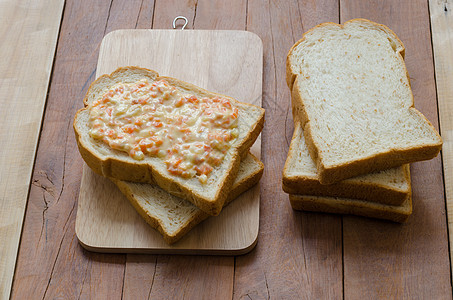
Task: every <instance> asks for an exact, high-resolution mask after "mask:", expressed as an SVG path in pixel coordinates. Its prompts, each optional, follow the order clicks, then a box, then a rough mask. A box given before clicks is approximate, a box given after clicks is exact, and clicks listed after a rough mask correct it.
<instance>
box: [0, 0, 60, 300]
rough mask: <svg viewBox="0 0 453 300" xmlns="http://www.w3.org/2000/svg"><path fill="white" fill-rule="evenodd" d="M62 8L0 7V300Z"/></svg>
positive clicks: (44, 4)
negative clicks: (0, 40)
mask: <svg viewBox="0 0 453 300" xmlns="http://www.w3.org/2000/svg"><path fill="white" fill-rule="evenodd" d="M63 5H64V1H63V0H53V1H28V0H22V1H1V2H0V20H2V22H1V24H0V37H1V39H2V43H1V44H0V55H1V57H3V58H4V59H2V62H1V63H0V74H1V75H0V95H1V96H0V105H1V106H2V109H1V110H0V126H1V128H2V130H1V132H0V143H1V144H2V145H7V147H3V149H2V151H1V152H0V164H1V165H2V166H3V167H2V169H1V171H0V207H1V208H2V209H0V299H6V298H8V297H9V295H10V291H11V285H12V279H13V274H14V267H15V263H16V257H17V251H18V248H19V240H20V234H21V230H22V224H23V219H24V213H25V208H26V203H27V196H28V192H29V187H30V179H31V174H32V170H33V162H34V159H35V153H36V147H37V144H38V138H39V131H40V129H41V120H42V116H43V111H44V107H45V103H46V96H47V88H48V85H49V80H50V74H51V70H52V63H53V58H54V54H55V48H56V43H57V37H58V30H59V28H60V21H61V14H62V12H63Z"/></svg>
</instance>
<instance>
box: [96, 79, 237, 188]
mask: <svg viewBox="0 0 453 300" xmlns="http://www.w3.org/2000/svg"><path fill="white" fill-rule="evenodd" d="M237 118H238V109H237V108H236V107H235V106H234V105H233V104H232V101H230V100H229V99H227V98H222V97H212V98H208V97H203V98H202V97H196V96H194V95H190V94H184V93H182V92H181V91H180V90H178V89H176V88H175V87H173V86H171V85H169V84H168V83H167V82H166V81H165V80H159V81H155V82H152V83H149V82H148V80H147V79H142V80H139V81H137V82H134V83H117V84H116V85H114V86H112V87H111V88H110V89H109V90H108V91H107V92H106V93H104V95H103V96H102V97H100V98H99V99H97V100H95V101H94V102H93V103H92V104H91V105H90V120H89V123H90V124H89V127H90V131H89V134H90V136H91V137H92V138H94V139H97V140H102V141H103V142H105V143H106V144H108V145H109V146H110V147H111V148H113V149H116V150H120V151H124V152H127V153H128V154H129V156H130V157H132V158H133V159H135V160H142V159H144V157H145V155H149V156H154V157H159V158H161V159H163V160H164V161H165V164H166V166H167V170H168V172H169V173H171V174H173V175H178V176H181V177H183V178H192V177H194V176H197V177H198V179H199V181H200V182H201V183H205V182H206V181H207V176H208V175H209V174H210V173H211V171H212V170H213V169H214V168H215V167H216V166H219V165H220V164H221V162H222V161H223V159H224V157H225V154H226V153H227V151H228V149H229V148H230V147H231V144H232V142H233V141H234V139H235V138H237V136H238V129H237Z"/></svg>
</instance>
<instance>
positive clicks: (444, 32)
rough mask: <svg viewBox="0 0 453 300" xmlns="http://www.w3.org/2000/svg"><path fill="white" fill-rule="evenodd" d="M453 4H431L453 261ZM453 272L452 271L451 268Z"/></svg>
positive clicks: (447, 2) (452, 257) (436, 2)
mask: <svg viewBox="0 0 453 300" xmlns="http://www.w3.org/2000/svg"><path fill="white" fill-rule="evenodd" d="M452 10H453V1H451V0H448V1H447V0H443V1H439V0H430V1H429V11H430V14H431V34H432V40H433V53H434V65H435V72H436V88H437V103H438V107H439V121H440V133H441V135H442V139H443V141H444V144H443V147H442V160H443V168H444V182H445V197H446V203H447V221H448V232H449V241H450V261H451V259H453V252H452V251H453V15H452ZM450 266H453V265H450ZM451 269H452V271H453V267H451Z"/></svg>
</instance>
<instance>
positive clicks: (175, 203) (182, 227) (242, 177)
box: [111, 153, 264, 244]
mask: <svg viewBox="0 0 453 300" xmlns="http://www.w3.org/2000/svg"><path fill="white" fill-rule="evenodd" d="M263 169H264V166H263V163H261V162H260V161H259V160H258V159H257V158H256V157H255V156H253V155H252V154H250V153H248V155H247V156H246V158H245V159H244V160H243V161H241V164H240V167H239V171H238V174H237V177H236V179H235V181H234V183H233V186H232V188H231V190H230V191H229V194H228V198H227V200H226V201H225V205H227V204H228V203H230V201H232V200H234V199H236V198H237V197H238V196H239V195H240V194H242V193H243V192H245V191H247V190H248V189H249V188H250V187H252V186H253V185H255V184H256V183H257V182H258V181H259V180H260V178H261V176H262V174H263ZM111 180H112V181H113V182H114V183H115V184H116V185H117V186H118V188H119V189H120V190H121V192H123V194H124V195H125V196H126V197H127V198H128V199H129V201H130V202H131V203H132V205H133V206H134V208H135V209H136V210H137V212H138V213H139V214H140V215H141V216H142V217H143V218H144V219H145V220H146V222H147V223H148V224H150V225H151V226H152V227H153V228H155V229H157V230H158V231H159V232H160V233H161V234H162V236H163V238H164V240H165V241H166V242H167V243H169V244H172V243H175V242H176V241H178V240H179V239H180V238H181V237H183V236H184V235H185V234H186V233H187V232H189V231H190V230H191V229H192V228H193V227H194V226H195V225H197V224H198V223H200V222H201V221H203V220H205V219H206V218H208V217H209V215H208V214H206V213H204V212H203V211H202V210H200V209H199V208H197V207H196V206H194V205H193V204H192V203H190V202H189V201H187V200H183V199H181V198H178V197H175V196H172V195H170V194H168V193H167V192H165V191H164V190H162V189H161V188H159V187H157V186H156V185H151V184H146V183H133V182H127V181H121V180H118V179H113V178H111Z"/></svg>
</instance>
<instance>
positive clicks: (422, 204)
mask: <svg viewBox="0 0 453 300" xmlns="http://www.w3.org/2000/svg"><path fill="white" fill-rule="evenodd" d="M340 8H341V21H342V22H345V21H347V20H349V19H351V18H357V17H363V18H367V19H370V20H373V21H376V22H378V23H382V24H386V25H388V26H389V27H390V28H391V29H393V30H394V31H395V33H396V34H397V35H398V36H399V38H400V39H401V40H402V41H403V43H404V44H405V46H406V65H407V68H408V72H409V75H410V78H411V84H412V90H413V94H414V97H415V107H416V108H418V109H419V110H420V111H421V112H422V113H423V114H425V116H426V117H427V118H428V119H429V120H430V121H431V122H432V123H433V125H434V126H435V127H436V128H437V127H438V124H437V120H438V117H437V106H436V92H435V82H434V68H433V58H432V49H431V37H430V26H429V14H428V6H427V2H426V1H423V0H420V1H412V0H407V1H391V0H388V1H379V2H378V3H377V2H376V1H371V0H370V1H359V2H358V1H353V0H342V1H341V3H340ZM411 175H412V191H413V204H414V213H413V215H412V216H411V217H410V219H409V221H408V223H407V224H403V225H398V224H391V223H387V222H381V221H374V220H368V219H363V218H357V217H345V218H344V219H343V236H344V240H343V243H344V278H345V282H344V295H345V298H347V299H363V298H366V299H374V298H395V297H396V298H405V299H414V298H422V299H423V298H431V299H448V298H451V292H452V291H451V285H450V262H449V259H448V243H447V228H446V220H445V203H444V195H443V180H442V166H441V161H440V157H437V158H436V159H433V160H430V161H426V162H420V163H414V164H412V165H411Z"/></svg>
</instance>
